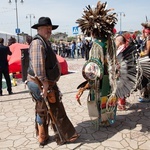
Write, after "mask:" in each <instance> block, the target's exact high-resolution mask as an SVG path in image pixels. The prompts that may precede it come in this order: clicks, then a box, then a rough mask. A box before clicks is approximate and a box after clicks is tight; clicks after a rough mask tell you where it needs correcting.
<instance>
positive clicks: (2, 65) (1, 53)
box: [0, 38, 13, 96]
mask: <svg viewBox="0 0 150 150" xmlns="http://www.w3.org/2000/svg"><path fill="white" fill-rule="evenodd" d="M8 55H12V52H11V51H10V49H9V47H8V46H4V39H3V38H0V96H2V95H3V92H2V75H4V78H5V80H6V84H7V91H8V93H9V95H10V94H13V92H12V86H11V80H10V76H9V66H8V60H7V56H8Z"/></svg>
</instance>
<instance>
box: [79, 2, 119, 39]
mask: <svg viewBox="0 0 150 150" xmlns="http://www.w3.org/2000/svg"><path fill="white" fill-rule="evenodd" d="M106 4H107V2H105V3H101V2H100V1H98V3H97V6H96V7H95V8H91V6H90V5H88V6H87V7H86V9H85V10H84V14H83V15H82V18H81V19H78V20H77V21H76V23H78V24H79V27H80V28H81V31H82V32H83V33H84V34H85V35H87V36H89V35H90V34H91V32H92V31H93V30H94V29H97V30H98V32H99V34H103V35H105V36H106V37H107V36H108V35H110V34H113V28H114V26H115V24H116V21H117V18H116V17H115V16H116V13H109V12H110V11H112V10H113V9H106Z"/></svg>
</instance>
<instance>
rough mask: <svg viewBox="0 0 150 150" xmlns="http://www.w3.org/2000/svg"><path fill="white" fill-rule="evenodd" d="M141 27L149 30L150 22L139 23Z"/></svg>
mask: <svg viewBox="0 0 150 150" xmlns="http://www.w3.org/2000/svg"><path fill="white" fill-rule="evenodd" d="M141 25H142V26H143V27H144V28H146V29H150V22H145V23H141Z"/></svg>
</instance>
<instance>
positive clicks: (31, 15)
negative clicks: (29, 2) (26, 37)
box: [26, 14, 35, 36]
mask: <svg viewBox="0 0 150 150" xmlns="http://www.w3.org/2000/svg"><path fill="white" fill-rule="evenodd" d="M28 17H29V19H30V34H31V36H32V28H31V24H32V23H31V19H32V18H35V16H34V14H27V15H26V18H28Z"/></svg>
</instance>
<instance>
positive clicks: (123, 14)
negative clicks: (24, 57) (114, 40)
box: [117, 12, 125, 34]
mask: <svg viewBox="0 0 150 150" xmlns="http://www.w3.org/2000/svg"><path fill="white" fill-rule="evenodd" d="M118 14H119V16H120V34H122V16H123V17H125V13H124V12H118V13H117V16H118Z"/></svg>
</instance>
